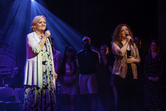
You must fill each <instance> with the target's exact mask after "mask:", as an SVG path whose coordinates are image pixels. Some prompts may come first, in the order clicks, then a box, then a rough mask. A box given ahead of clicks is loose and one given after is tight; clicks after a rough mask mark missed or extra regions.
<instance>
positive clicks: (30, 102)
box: [23, 40, 56, 111]
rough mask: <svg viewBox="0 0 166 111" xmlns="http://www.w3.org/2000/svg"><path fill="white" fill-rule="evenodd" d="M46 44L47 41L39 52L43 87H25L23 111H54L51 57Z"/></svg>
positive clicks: (54, 98)
mask: <svg viewBox="0 0 166 111" xmlns="http://www.w3.org/2000/svg"><path fill="white" fill-rule="evenodd" d="M48 42H49V41H48V40H47V41H46V44H45V45H44V46H43V49H42V50H41V52H40V53H41V55H42V72H43V75H42V76H43V86H42V88H39V87H37V86H25V96H24V104H23V110H24V111H56V95H55V86H54V83H53V78H54V77H53V72H52V68H53V67H52V55H51V47H49V46H50V45H47V44H48Z"/></svg>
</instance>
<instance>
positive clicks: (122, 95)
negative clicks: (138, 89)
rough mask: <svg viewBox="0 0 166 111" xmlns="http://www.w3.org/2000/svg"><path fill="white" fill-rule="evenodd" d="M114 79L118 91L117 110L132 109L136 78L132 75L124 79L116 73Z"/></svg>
mask: <svg viewBox="0 0 166 111" xmlns="http://www.w3.org/2000/svg"><path fill="white" fill-rule="evenodd" d="M113 81H114V85H115V88H116V92H117V101H116V106H115V107H116V111H131V105H132V104H131V101H132V97H133V93H134V90H135V86H136V79H133V78H132V76H131V77H128V78H126V79H123V78H121V77H120V76H118V75H115V74H114V76H113Z"/></svg>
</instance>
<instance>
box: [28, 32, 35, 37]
mask: <svg viewBox="0 0 166 111" xmlns="http://www.w3.org/2000/svg"><path fill="white" fill-rule="evenodd" d="M34 33H35V32H31V33H29V34H27V37H30V36H33V35H34Z"/></svg>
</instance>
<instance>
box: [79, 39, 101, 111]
mask: <svg viewBox="0 0 166 111" xmlns="http://www.w3.org/2000/svg"><path fill="white" fill-rule="evenodd" d="M82 44H83V46H84V49H82V50H81V51H79V52H78V54H77V57H78V63H79V71H80V94H81V96H82V98H83V105H84V110H85V111H89V110H90V107H89V106H91V111H96V105H97V97H96V96H97V95H96V94H97V76H98V74H99V56H100V55H99V53H98V52H96V51H94V50H92V49H91V47H90V44H91V40H90V38H89V37H84V38H83V39H82Z"/></svg>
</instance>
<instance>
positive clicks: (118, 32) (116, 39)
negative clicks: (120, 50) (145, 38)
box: [112, 24, 134, 45]
mask: <svg viewBox="0 0 166 111" xmlns="http://www.w3.org/2000/svg"><path fill="white" fill-rule="evenodd" d="M122 26H126V27H127V28H128V30H129V35H130V36H131V39H132V41H134V39H133V34H132V31H131V29H130V27H129V26H128V25H126V24H119V25H118V26H117V27H116V28H115V30H114V33H113V36H112V42H118V43H119V44H120V45H123V44H122V43H121V40H122V37H121V29H122Z"/></svg>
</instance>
